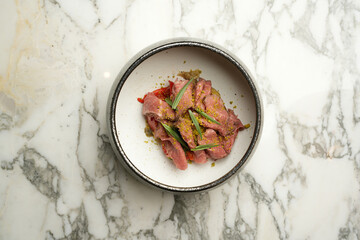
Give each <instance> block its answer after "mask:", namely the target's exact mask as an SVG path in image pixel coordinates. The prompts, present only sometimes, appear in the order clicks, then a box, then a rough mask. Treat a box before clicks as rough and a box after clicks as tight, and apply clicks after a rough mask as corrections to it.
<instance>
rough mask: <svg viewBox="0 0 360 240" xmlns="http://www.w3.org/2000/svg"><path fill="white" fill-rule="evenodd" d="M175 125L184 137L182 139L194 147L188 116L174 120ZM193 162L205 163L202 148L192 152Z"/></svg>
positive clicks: (190, 122)
mask: <svg viewBox="0 0 360 240" xmlns="http://www.w3.org/2000/svg"><path fill="white" fill-rule="evenodd" d="M176 127H177V128H178V129H179V132H180V134H181V136H182V138H183V139H184V141H185V142H186V143H187V144H188V146H189V147H190V149H191V148H195V147H196V143H195V139H194V134H193V129H192V121H191V120H190V119H189V118H185V117H180V118H179V120H178V121H177V122H176ZM194 162H196V163H206V162H207V159H206V154H205V152H204V151H203V150H201V151H196V152H194Z"/></svg>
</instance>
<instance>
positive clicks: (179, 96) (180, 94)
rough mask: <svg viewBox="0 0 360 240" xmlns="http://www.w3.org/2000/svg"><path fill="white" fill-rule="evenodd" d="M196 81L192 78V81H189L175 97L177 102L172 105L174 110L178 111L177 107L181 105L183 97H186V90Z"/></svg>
mask: <svg viewBox="0 0 360 240" xmlns="http://www.w3.org/2000/svg"><path fill="white" fill-rule="evenodd" d="M192 81H194V78H192V79H191V80H190V81H188V82H187V83H186V84H185V86H183V88H182V89H181V90H180V91H179V92H178V94H177V95H176V97H175V100H174V102H173V104H172V109H176V107H177V105H178V104H179V102H180V100H181V98H182V96H183V95H184V93H185V91H186V88H187V87H188V86H189V85H190V83H191V82H192Z"/></svg>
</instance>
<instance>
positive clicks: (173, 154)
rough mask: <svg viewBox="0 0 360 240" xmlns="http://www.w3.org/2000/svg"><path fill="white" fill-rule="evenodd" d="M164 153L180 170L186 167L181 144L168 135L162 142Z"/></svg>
mask: <svg viewBox="0 0 360 240" xmlns="http://www.w3.org/2000/svg"><path fill="white" fill-rule="evenodd" d="M162 146H163V150H164V153H165V154H166V156H167V157H169V158H171V159H172V160H173V162H174V164H175V166H176V167H177V168H178V169H180V170H185V169H187V160H186V156H185V152H184V150H183V149H182V147H181V144H180V143H179V142H178V141H176V140H175V138H173V137H169V139H168V140H167V141H163V142H162Z"/></svg>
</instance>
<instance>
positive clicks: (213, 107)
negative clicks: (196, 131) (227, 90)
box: [199, 94, 229, 136]
mask: <svg viewBox="0 0 360 240" xmlns="http://www.w3.org/2000/svg"><path fill="white" fill-rule="evenodd" d="M204 105H205V112H206V113H207V114H208V115H209V116H210V117H212V118H214V119H215V120H216V121H218V122H219V123H220V125H219V124H216V123H213V122H211V121H210V120H208V119H206V118H204V117H201V118H199V123H200V124H201V125H202V126H204V127H206V128H211V129H214V130H216V131H218V132H219V133H220V135H221V136H225V135H226V134H227V127H226V126H227V122H228V119H229V114H228V112H227V111H226V108H225V106H224V102H223V101H222V100H221V98H220V97H219V96H218V95H215V94H211V95H208V96H206V97H205V99H204Z"/></svg>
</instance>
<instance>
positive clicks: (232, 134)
mask: <svg viewBox="0 0 360 240" xmlns="http://www.w3.org/2000/svg"><path fill="white" fill-rule="evenodd" d="M227 127H228V134H227V135H226V136H225V137H224V140H223V146H224V150H225V151H226V152H227V153H228V154H229V153H230V151H231V149H232V147H233V145H234V142H235V139H236V136H237V134H238V132H239V130H243V129H244V125H243V124H242V122H241V121H240V119H239V118H238V117H237V116H236V115H235V113H234V111H233V110H231V109H229V122H228V126H227Z"/></svg>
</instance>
